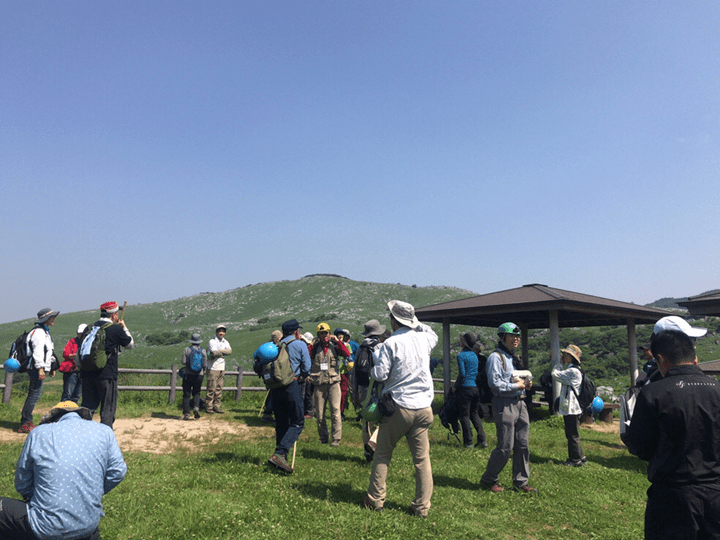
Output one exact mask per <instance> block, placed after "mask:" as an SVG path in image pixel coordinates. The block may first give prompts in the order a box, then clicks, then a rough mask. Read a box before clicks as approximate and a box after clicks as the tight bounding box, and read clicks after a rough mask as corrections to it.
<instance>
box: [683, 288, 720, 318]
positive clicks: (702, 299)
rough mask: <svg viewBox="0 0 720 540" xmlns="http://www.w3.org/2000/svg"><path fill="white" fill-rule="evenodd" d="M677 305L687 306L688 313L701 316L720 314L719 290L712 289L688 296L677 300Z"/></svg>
mask: <svg viewBox="0 0 720 540" xmlns="http://www.w3.org/2000/svg"><path fill="white" fill-rule="evenodd" d="M678 305H680V306H682V307H684V308H687V310H688V311H689V312H690V315H694V316H695V317H702V316H706V315H715V316H720V292H718V291H712V292H707V293H703V294H698V295H697V296H690V297H688V299H687V300H684V301H682V302H678Z"/></svg>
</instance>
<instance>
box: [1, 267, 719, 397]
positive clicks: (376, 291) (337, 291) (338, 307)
mask: <svg viewBox="0 0 720 540" xmlns="http://www.w3.org/2000/svg"><path fill="white" fill-rule="evenodd" d="M473 294H475V293H473V292H471V291H467V290H463V289H457V288H453V287H416V286H414V285H403V284H400V283H396V284H389V283H388V284H382V283H371V282H363V281H353V280H350V279H347V278H344V277H341V276H337V275H328V274H316V275H310V276H306V277H303V278H301V279H297V280H291V281H277V282H270V283H258V284H255V285H247V286H245V287H241V288H238V289H233V290H230V291H226V292H220V293H201V294H197V295H194V296H189V297H185V298H180V299H177V300H172V301H168V302H157V303H152V304H136V305H130V306H128V308H127V312H126V317H125V320H126V322H127V324H128V328H130V331H131V332H132V334H133V337H134V338H135V343H136V344H137V346H136V348H135V349H132V350H129V351H125V352H123V354H122V356H121V360H120V362H121V366H122V367H137V368H169V367H170V366H171V365H172V364H179V361H180V356H181V354H182V351H183V349H184V348H185V346H186V345H187V340H188V338H189V337H190V335H191V334H192V333H193V332H200V334H201V335H202V337H203V340H204V343H205V344H207V342H208V339H210V338H211V337H212V336H213V335H214V333H215V327H216V325H217V324H218V323H223V324H225V325H226V326H227V329H228V332H227V339H228V341H229V342H230V344H231V345H232V347H233V353H234V354H233V356H232V357H231V358H232V360H231V361H230V362H229V369H234V368H238V367H241V368H244V369H250V366H251V365H252V353H253V352H254V351H255V349H256V348H257V347H258V346H259V345H260V344H261V343H263V342H265V341H267V340H268V339H269V337H270V333H271V332H272V331H273V330H275V329H277V328H279V327H280V326H281V324H282V323H283V322H284V321H286V320H288V319H292V318H296V319H298V320H299V321H300V324H301V325H302V326H303V327H304V329H305V331H311V332H313V333H314V332H315V329H316V327H317V324H318V323H319V322H327V323H328V324H329V325H330V327H331V328H333V329H334V328H336V327H343V328H347V329H348V330H350V332H351V333H352V335H353V337H354V339H356V341H360V338H361V337H362V336H361V335H360V332H361V331H362V330H363V324H364V322H365V321H367V320H368V319H373V318H375V319H378V320H380V321H381V322H382V323H383V324H389V322H388V314H387V307H386V303H387V301H388V300H391V299H400V300H404V301H406V302H410V303H411V304H413V305H414V306H416V307H420V306H425V305H429V304H436V303H440V302H446V301H450V300H455V299H458V298H464V297H468V296H472V295H473ZM118 300H120V299H118ZM59 308H60V309H61V310H62V306H60V307H59ZM678 313H679V314H680V315H682V314H683V313H682V312H678ZM98 317H99V312H98V310H90V311H81V312H75V313H61V315H60V317H58V319H57V322H56V323H55V326H54V327H53V338H54V340H55V349H56V352H57V353H58V355H59V354H60V352H61V351H62V348H63V347H64V345H65V343H66V342H67V340H68V339H70V338H71V337H74V333H75V329H76V328H77V326H78V324H80V323H83V322H84V323H88V324H91V323H93V322H94V321H95V320H97V318H98ZM33 321H34V319H26V320H24V321H18V322H14V323H6V324H2V325H0V346H2V347H3V348H4V349H5V350H8V349H9V348H10V344H11V343H12V342H13V341H14V339H15V338H16V337H17V336H18V335H19V334H20V333H22V331H23V330H24V329H27V328H30V327H31V326H32V324H33ZM693 324H694V325H697V326H705V327H707V328H708V335H707V337H705V338H703V339H701V340H699V341H698V357H699V358H700V360H701V361H705V360H713V359H716V358H717V356H718V354H720V353H719V352H718V344H719V343H720V339H718V338H719V336H718V334H720V319H718V318H716V317H707V318H704V319H700V320H698V321H695V322H693ZM433 327H434V328H435V331H436V332H437V333H438V335H439V336H440V338H441V339H440V343H438V346H437V347H436V348H435V350H434V351H433V353H434V356H436V357H438V358H440V357H442V328H441V325H439V324H434V325H433ZM467 330H470V331H473V332H478V333H479V335H480V341H481V342H482V343H483V345H484V350H485V352H486V354H488V353H489V352H490V351H491V350H492V349H493V348H494V346H495V342H496V339H497V337H496V335H495V329H493V328H482V329H478V328H469V327H459V326H453V327H452V328H451V336H452V340H453V343H451V354H452V362H451V367H452V374H451V376H453V377H454V376H455V374H456V365H455V361H454V358H455V355H456V354H457V352H459V351H458V345H459V335H460V333H462V332H464V331H467ZM637 331H638V344H643V343H645V342H647V341H649V339H650V335H651V333H652V326H649V325H646V326H638V329H637ZM529 337H530V339H529V347H530V351H529V364H530V369H531V371H533V373H535V374H536V376H538V377H539V376H540V375H541V374H542V373H543V371H547V370H548V369H549V359H550V342H549V332H548V331H547V330H536V331H534V332H532V333H531V334H530V336H529ZM560 343H561V345H562V346H565V345H567V344H568V343H576V344H577V345H579V346H580V347H581V348H582V349H583V352H584V354H583V357H584V360H585V367H586V369H587V371H588V372H589V373H590V375H591V376H592V377H594V378H595V379H596V380H597V381H598V382H600V383H601V384H609V385H610V386H613V387H615V388H616V389H618V390H622V389H624V388H625V387H626V386H627V384H628V375H627V373H628V367H627V366H628V351H627V330H626V329H625V327H599V328H581V329H573V328H566V329H562V330H561V332H560ZM434 375H435V377H441V376H442V368H440V369H439V370H436V371H435V374H434ZM21 377H22V376H21Z"/></svg>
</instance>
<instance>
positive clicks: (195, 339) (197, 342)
mask: <svg viewBox="0 0 720 540" xmlns="http://www.w3.org/2000/svg"><path fill="white" fill-rule="evenodd" d="M202 342H203V340H202V338H201V337H200V334H198V333H197V332H195V333H194V334H193V335H192V337H190V343H192V344H193V345H200V344H201V343H202Z"/></svg>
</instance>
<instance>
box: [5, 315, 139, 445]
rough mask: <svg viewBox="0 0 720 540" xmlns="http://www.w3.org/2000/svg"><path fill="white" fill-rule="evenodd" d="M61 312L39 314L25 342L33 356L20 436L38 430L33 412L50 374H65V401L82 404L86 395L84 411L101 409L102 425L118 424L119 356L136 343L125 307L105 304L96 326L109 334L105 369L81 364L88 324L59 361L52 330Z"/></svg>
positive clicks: (63, 395)
mask: <svg viewBox="0 0 720 540" xmlns="http://www.w3.org/2000/svg"><path fill="white" fill-rule="evenodd" d="M59 313H60V312H59V311H53V310H52V309H50V308H44V309H41V310H40V311H38V313H37V320H36V321H35V325H34V327H33V329H32V330H31V331H30V332H29V333H28V336H27V339H26V341H25V344H24V347H25V348H26V351H25V353H26V354H27V355H28V357H30V361H29V363H28V370H27V372H28V377H29V379H30V384H29V387H28V395H27V398H26V399H25V403H24V404H23V408H22V412H21V417H20V427H19V428H18V430H17V431H18V433H30V432H31V431H32V430H33V429H34V428H35V424H34V423H33V412H34V410H35V405H36V404H37V402H38V401H39V400H40V396H42V391H43V385H44V382H45V379H46V378H47V376H48V375H49V376H50V377H55V374H56V372H57V371H60V372H62V373H63V392H62V398H61V401H62V402H65V401H71V402H74V403H78V402H79V400H80V397H81V396H82V406H83V407H84V408H86V409H88V410H90V411H91V412H92V413H93V414H94V413H95V411H96V410H97V409H98V407H99V408H100V422H101V423H103V424H105V425H107V426H109V427H111V428H112V426H113V423H114V422H115V410H116V408H117V397H118V390H117V387H118V382H117V381H118V356H119V354H120V351H121V349H122V348H126V349H130V348H132V347H133V346H134V344H135V343H134V341H133V337H132V335H131V334H130V331H129V330H128V328H127V325H126V324H125V321H124V320H123V318H122V316H121V314H122V308H121V307H119V306H118V304H117V302H105V303H103V304H102V305H101V306H100V318H99V319H98V320H97V321H96V322H95V323H94V324H93V325H92V327H99V328H100V327H101V328H103V331H104V335H105V351H104V352H105V355H106V356H107V363H106V364H105V366H104V367H102V368H101V369H85V368H84V366H82V365H81V363H80V362H79V361H78V351H79V347H80V345H81V343H82V341H83V339H84V337H85V336H86V335H88V330H90V328H88V326H87V325H86V324H81V325H80V326H79V327H78V329H77V336H76V337H74V338H72V339H70V340H69V341H68V342H67V344H66V345H65V347H64V349H63V362H62V363H59V362H58V360H57V357H56V355H55V349H54V342H53V339H52V335H51V333H50V328H51V327H52V326H53V325H54V324H55V320H56V319H57V316H58V315H59Z"/></svg>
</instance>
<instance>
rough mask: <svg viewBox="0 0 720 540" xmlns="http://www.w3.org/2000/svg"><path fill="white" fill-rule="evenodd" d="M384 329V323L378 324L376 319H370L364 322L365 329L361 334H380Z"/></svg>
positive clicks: (368, 335)
mask: <svg viewBox="0 0 720 540" xmlns="http://www.w3.org/2000/svg"><path fill="white" fill-rule="evenodd" d="M384 331H385V325H384V324H380V321H378V320H377V319H370V320H369V321H368V322H366V323H365V331H364V332H363V333H362V335H363V336H367V337H370V336H381V335H382V333H383V332H384Z"/></svg>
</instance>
